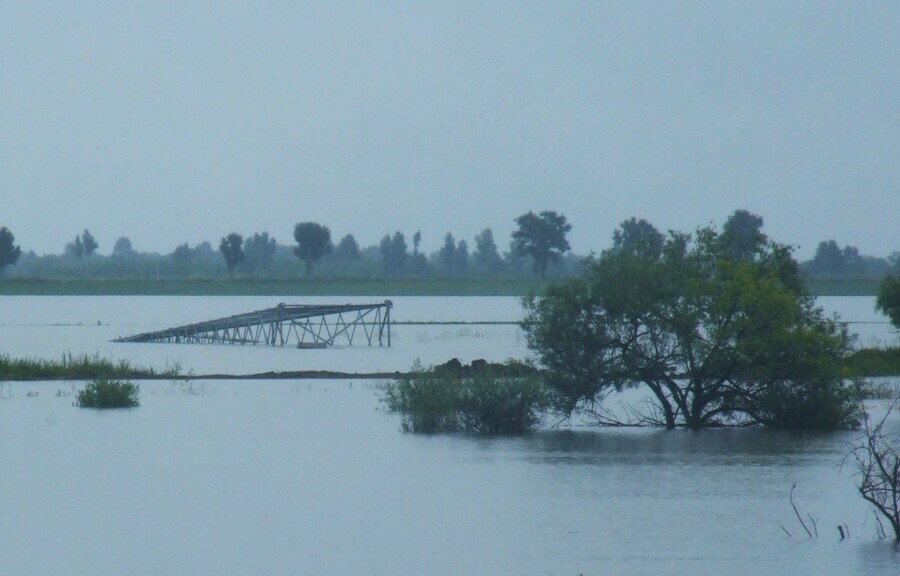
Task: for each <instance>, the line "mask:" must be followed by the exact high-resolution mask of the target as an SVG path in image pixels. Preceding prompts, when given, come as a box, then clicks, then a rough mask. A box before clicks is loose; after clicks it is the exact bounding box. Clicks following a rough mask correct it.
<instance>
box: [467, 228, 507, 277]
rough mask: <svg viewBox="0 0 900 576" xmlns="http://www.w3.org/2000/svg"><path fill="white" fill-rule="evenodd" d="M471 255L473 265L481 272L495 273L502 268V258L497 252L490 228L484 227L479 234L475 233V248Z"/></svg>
mask: <svg viewBox="0 0 900 576" xmlns="http://www.w3.org/2000/svg"><path fill="white" fill-rule="evenodd" d="M472 257H473V259H474V260H475V266H476V267H477V268H478V270H479V271H481V272H483V273H487V274H496V273H498V272H500V271H501V270H503V258H501V257H500V253H499V252H497V244H496V243H495V242H494V233H493V232H492V231H491V229H490V228H485V229H484V230H482V231H481V233H480V234H476V235H475V250H474V251H473V252H472Z"/></svg>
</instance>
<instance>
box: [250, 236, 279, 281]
mask: <svg viewBox="0 0 900 576" xmlns="http://www.w3.org/2000/svg"><path fill="white" fill-rule="evenodd" d="M275 247H276V243H275V239H274V238H270V237H269V233H268V232H257V233H255V234H254V235H253V236H250V237H249V238H247V239H246V240H244V266H245V267H246V269H247V272H249V273H250V274H254V273H257V272H269V271H270V270H271V268H272V259H273V258H274V257H275Z"/></svg>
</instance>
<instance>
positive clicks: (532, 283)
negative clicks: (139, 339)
mask: <svg viewBox="0 0 900 576" xmlns="http://www.w3.org/2000/svg"><path fill="white" fill-rule="evenodd" d="M549 284H550V281H549V280H544V281H542V280H539V279H519V278H515V279H513V278H509V279H505V278H454V279H449V278H445V279H439V278H402V279H401V278H312V279H300V280H298V279H288V278H246V277H244V278H235V279H234V281H226V280H224V279H218V280H216V279H195V278H191V279H168V280H136V279H111V278H106V279H104V278H85V279H66V280H62V279H60V280H55V279H54V280H48V279H23V278H11V279H7V280H4V281H3V282H0V295H4V296H20V295H21V296H525V295H528V294H535V295H540V294H543V292H544V289H545V288H546V287H547V286H548V285H549ZM809 290H810V293H811V294H812V295H813V296H874V295H875V294H877V292H878V281H877V280H871V281H869V280H847V281H844V280H811V281H810V282H809Z"/></svg>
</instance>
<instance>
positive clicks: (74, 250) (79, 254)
mask: <svg viewBox="0 0 900 576" xmlns="http://www.w3.org/2000/svg"><path fill="white" fill-rule="evenodd" d="M66 255H67V256H71V257H72V258H77V259H78V260H81V259H82V258H84V244H82V243H81V235H77V236H75V240H73V241H71V242H69V243H68V244H66Z"/></svg>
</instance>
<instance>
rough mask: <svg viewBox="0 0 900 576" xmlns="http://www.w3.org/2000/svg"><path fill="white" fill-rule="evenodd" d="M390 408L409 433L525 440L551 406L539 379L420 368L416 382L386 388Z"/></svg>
mask: <svg viewBox="0 0 900 576" xmlns="http://www.w3.org/2000/svg"><path fill="white" fill-rule="evenodd" d="M384 400H385V402H386V403H387V405H388V407H389V408H390V409H391V410H393V411H395V412H399V413H400V414H401V415H402V416H403V421H402V427H403V430H404V431H405V432H417V433H420V434H435V433H448V432H467V433H474V434H521V433H524V432H527V431H529V430H532V429H533V428H534V427H536V426H537V425H538V424H539V423H540V420H541V413H542V411H543V410H544V409H545V408H546V406H547V394H546V391H545V390H544V387H543V385H542V384H541V382H540V380H538V379H537V378H535V377H526V378H510V377H506V376H498V375H496V374H495V373H493V372H492V371H490V370H485V371H483V372H479V373H477V374H472V375H459V374H451V373H448V372H447V371H444V370H437V371H435V370H423V369H421V367H415V368H414V370H413V372H412V374H411V376H409V377H408V378H404V379H399V380H394V381H393V382H390V383H388V384H386V385H385V387H384Z"/></svg>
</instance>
